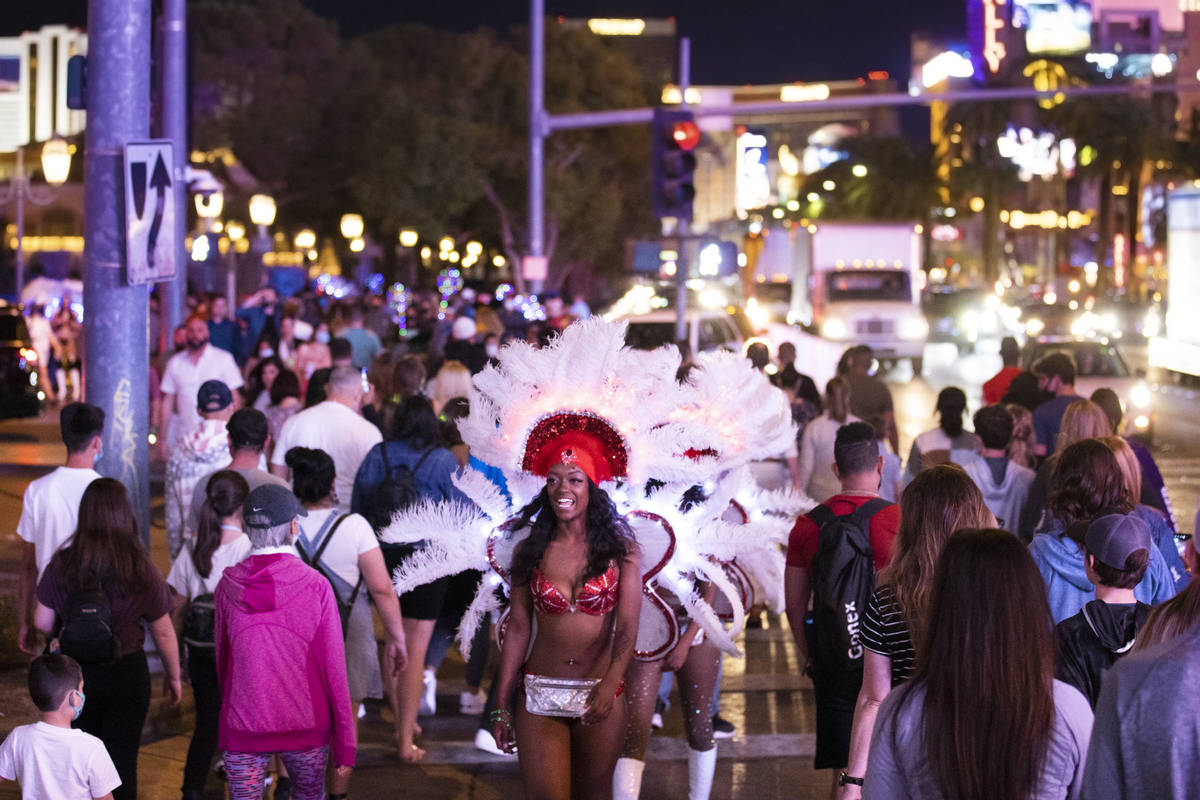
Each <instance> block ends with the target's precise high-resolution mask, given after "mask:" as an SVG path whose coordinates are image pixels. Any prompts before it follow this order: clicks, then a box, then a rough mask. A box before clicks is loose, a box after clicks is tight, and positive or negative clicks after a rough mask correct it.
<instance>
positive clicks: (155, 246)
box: [125, 140, 182, 286]
mask: <svg viewBox="0 0 1200 800" xmlns="http://www.w3.org/2000/svg"><path fill="white" fill-rule="evenodd" d="M174 163H175V162H174V149H173V147H172V144H171V142H169V141H166V140H158V141H149V142H130V143H129V144H127V145H125V254H126V257H127V259H128V262H127V263H128V281H129V284H130V285H131V286H136V285H138V284H143V283H157V282H159V281H169V280H172V279H173V278H174V277H175V270H176V268H177V265H176V263H175V262H176V259H177V257H178V253H179V249H180V247H181V246H182V243H180V242H177V241H176V236H177V235H178V234H177V233H176V226H175V219H176V215H177V214H179V213H181V209H179V208H178V207H177V203H176V194H175V192H174V191H172V185H173V183H174V178H172V172H173V170H172V165H173V164H174Z"/></svg>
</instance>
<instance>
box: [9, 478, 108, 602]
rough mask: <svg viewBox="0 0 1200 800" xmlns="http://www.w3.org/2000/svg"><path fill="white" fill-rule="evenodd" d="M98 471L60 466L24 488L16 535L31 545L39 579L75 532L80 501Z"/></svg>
mask: <svg viewBox="0 0 1200 800" xmlns="http://www.w3.org/2000/svg"><path fill="white" fill-rule="evenodd" d="M99 477H100V473H99V472H96V470H94V469H91V468H90V467H84V468H76V467H59V468H58V469H56V470H54V472H51V473H50V474H49V475H43V476H42V477H40V478H38V479H37V480H36V481H34V482H33V483H31V484H29V486H28V487H27V488H26V489H25V502H24V504H23V505H22V507H21V520H20V521H19V522H18V523H17V535H19V536H20V537H21V538H22V539H24V540H25V541H27V542H29V543H31V544H32V545H33V546H34V552H35V554H36V558H37V571H38V580H41V577H42V572H43V571H44V570H45V569H46V565H47V564H49V563H50V559H51V558H53V556H54V554H55V553H57V552H58V550H59V548H61V547H62V546H63V545H64V544H65V543H66V541H67V540H68V539H70V538H71V537H72V536H74V535H75V527H76V525H78V523H79V501H80V499H81V498H82V497H83V492H84V490H85V489H87V487H88V485H89V484H91V482H92V481H94V480H96V478H99Z"/></svg>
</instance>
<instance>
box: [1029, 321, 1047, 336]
mask: <svg viewBox="0 0 1200 800" xmlns="http://www.w3.org/2000/svg"><path fill="white" fill-rule="evenodd" d="M1044 330H1046V323H1044V322H1042V321H1041V320H1040V319H1038V318H1037V317H1033V318H1032V319H1030V320H1028V321H1027V322H1026V323H1025V333H1027V334H1029V335H1030V336H1037V335H1038V334H1039V333H1041V332H1042V331H1044Z"/></svg>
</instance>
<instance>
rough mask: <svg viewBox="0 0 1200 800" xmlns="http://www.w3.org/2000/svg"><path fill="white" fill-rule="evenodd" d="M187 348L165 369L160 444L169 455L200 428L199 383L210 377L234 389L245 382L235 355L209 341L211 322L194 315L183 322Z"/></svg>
mask: <svg viewBox="0 0 1200 800" xmlns="http://www.w3.org/2000/svg"><path fill="white" fill-rule="evenodd" d="M184 337H185V338H184V343H185V345H186V346H185V348H184V349H183V350H182V351H181V352H178V353H176V354H175V355H173V356H171V360H170V361H168V362H167V366H166V368H165V369H164V370H163V377H162V382H161V384H160V387H161V389H162V412H161V413H162V420H161V425H160V427H159V436H158V442H159V444H158V446H159V447H160V448H162V452H163V455H164V456H169V455H170V451H171V449H172V448H174V447H177V446H178V444H179V441H180V440H181V439H182V437H184V436H186V435H187V434H189V433H191V432H192V431H194V430H196V429H197V428H199V427H200V413H199V411H197V409H196V393H197V392H198V391H199V390H200V384H202V383H204V382H205V381H209V380H218V381H221V382H222V383H224V384H225V385H226V386H227V387H228V388H229V389H230V390H231V391H233V390H236V389H240V388H241V387H242V385H243V383H244V381H243V380H242V373H241V371H240V370H239V369H238V366H237V362H236V361H234V360H233V356H231V355H230V354H229V353H227V352H225V351H224V350H221V349H220V348H217V347H213V346H212V345H210V344H209V341H208V322H207V321H206V320H205V319H204V318H203V317H201V316H197V315H193V316H191V317H189V318H188V321H187V322H186V323H185V324H184Z"/></svg>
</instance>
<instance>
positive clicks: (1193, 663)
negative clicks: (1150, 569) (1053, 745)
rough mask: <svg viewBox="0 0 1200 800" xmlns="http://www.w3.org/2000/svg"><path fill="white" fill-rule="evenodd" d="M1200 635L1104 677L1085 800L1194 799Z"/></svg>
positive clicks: (1199, 767) (1199, 763)
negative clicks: (1133, 799) (1135, 799)
mask: <svg viewBox="0 0 1200 800" xmlns="http://www.w3.org/2000/svg"><path fill="white" fill-rule="evenodd" d="M1197 706H1200V630H1193V631H1192V632H1191V633H1188V634H1185V635H1184V636H1180V637H1178V638H1176V639H1172V640H1170V641H1168V642H1164V643H1163V644H1160V645H1158V646H1157V647H1152V648H1150V649H1149V650H1146V651H1145V652H1142V653H1138V654H1137V655H1133V656H1130V657H1129V658H1126V659H1123V660H1122V661H1121V663H1119V664H1117V666H1115V667H1114V668H1113V669H1112V670H1111V671H1110V672H1109V673H1108V674H1107V675H1106V676H1105V678H1104V688H1103V690H1101V692H1100V703H1099V704H1098V705H1097V706H1096V726H1095V733H1094V735H1093V736H1092V744H1091V749H1090V750H1089V751H1088V758H1087V768H1086V769H1085V771H1084V775H1083V794H1082V795H1081V796H1082V797H1083V798H1084V799H1085V800H1093V798H1094V799H1095V800H1107V799H1108V798H1114V800H1115V799H1116V798H1127V797H1129V798H1132V797H1153V798H1155V800H1184V798H1191V797H1196V794H1197V780H1198V778H1197V776H1200V748H1198V747H1197V742H1200V713H1197Z"/></svg>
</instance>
